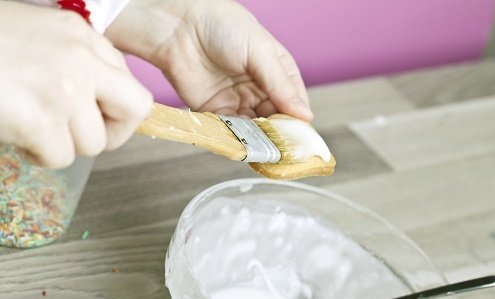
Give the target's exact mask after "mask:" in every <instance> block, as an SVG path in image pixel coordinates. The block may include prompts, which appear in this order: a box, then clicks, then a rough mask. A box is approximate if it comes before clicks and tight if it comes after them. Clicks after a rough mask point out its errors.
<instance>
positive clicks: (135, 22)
mask: <svg viewBox="0 0 495 299" xmlns="http://www.w3.org/2000/svg"><path fill="white" fill-rule="evenodd" d="M106 35H107V36H108V37H109V38H110V39H111V40H112V41H113V42H114V44H115V45H116V47H118V48H120V49H122V50H123V51H126V52H129V53H132V54H135V55H138V56H140V57H142V58H144V59H146V60H148V61H150V62H151V63H153V64H154V65H156V66H158V67H159V68H160V69H161V70H162V71H163V73H164V74H165V76H166V77H167V78H168V80H169V81H170V82H171V84H172V85H173V86H174V88H175V89H176V90H177V92H178V94H179V95H180V96H181V98H182V99H183V100H184V101H185V102H186V103H187V104H188V105H189V106H190V107H191V108H193V109H194V110H197V111H212V112H216V113H219V114H226V115H238V114H239V115H246V116H248V117H256V116H264V117H266V116H269V115H271V114H273V113H276V112H281V113H285V114H289V115H291V116H294V117H297V118H301V119H304V120H308V121H309V120H311V119H312V117H313V115H312V113H311V110H310V109H309V103H308V102H309V101H308V96H307V93H306V89H305V87H304V83H303V80H302V78H301V75H300V72H299V69H298V67H297V65H296V63H295V61H294V59H293V58H292V56H291V55H290V54H289V52H288V51H287V50H286V49H285V48H284V47H283V46H282V45H281V44H280V43H279V42H278V41H276V40H275V39H274V38H273V36H271V35H270V33H268V32H267V31H266V30H265V29H264V28H263V27H262V26H261V25H260V24H259V23H258V22H257V21H256V19H255V18H254V17H253V16H252V15H251V14H250V13H249V12H248V11H247V10H246V9H244V8H243V7H242V6H241V5H239V4H238V3H236V2H235V1H232V0H209V1H199V0H182V1H175V0H161V1H150V0H131V2H130V3H129V4H128V6H127V7H126V8H125V9H124V11H123V12H122V13H121V14H120V15H119V16H118V17H117V19H116V20H115V21H114V23H113V24H112V25H111V26H110V27H109V28H108V30H107V32H106Z"/></svg>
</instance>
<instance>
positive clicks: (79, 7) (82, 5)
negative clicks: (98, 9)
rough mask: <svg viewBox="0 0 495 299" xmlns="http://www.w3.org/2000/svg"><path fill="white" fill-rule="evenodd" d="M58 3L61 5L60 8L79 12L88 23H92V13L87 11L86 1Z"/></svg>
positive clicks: (61, 0) (76, 0)
mask: <svg viewBox="0 0 495 299" xmlns="http://www.w3.org/2000/svg"><path fill="white" fill-rule="evenodd" d="M57 3H58V5H60V8H62V9H68V10H72V11H74V12H77V13H78V14H80V15H81V17H83V18H84V19H85V20H86V21H87V22H88V23H91V21H90V20H89V15H90V14H91V12H90V11H89V10H87V9H86V2H84V0H58V1H57Z"/></svg>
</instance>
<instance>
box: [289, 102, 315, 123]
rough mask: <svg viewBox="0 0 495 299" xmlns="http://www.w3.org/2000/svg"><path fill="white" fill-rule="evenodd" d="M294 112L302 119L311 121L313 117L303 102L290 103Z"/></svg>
mask: <svg viewBox="0 0 495 299" xmlns="http://www.w3.org/2000/svg"><path fill="white" fill-rule="evenodd" d="M292 106H293V108H294V112H296V113H297V114H299V115H301V116H303V117H304V119H308V120H312V119H313V117H314V115H313V112H312V111H311V109H310V108H309V106H308V105H307V104H305V103H303V102H300V101H297V102H292Z"/></svg>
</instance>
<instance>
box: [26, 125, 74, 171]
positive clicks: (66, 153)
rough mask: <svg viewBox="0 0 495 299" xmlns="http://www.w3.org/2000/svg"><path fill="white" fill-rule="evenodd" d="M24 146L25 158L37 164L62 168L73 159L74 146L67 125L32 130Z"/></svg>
mask: <svg viewBox="0 0 495 299" xmlns="http://www.w3.org/2000/svg"><path fill="white" fill-rule="evenodd" d="M33 135H36V136H32V137H30V138H29V140H30V143H29V144H27V146H25V147H21V148H23V149H25V158H26V159H27V160H28V161H29V162H31V163H33V164H35V165H39V166H43V167H47V168H63V167H66V166H68V165H70V164H72V162H73V161H74V158H75V155H76V154H75V148H74V143H73V140H72V136H71V132H70V131H69V128H68V126H66V125H65V126H64V125H62V126H53V127H50V128H44V129H41V130H40V132H38V134H36V132H33Z"/></svg>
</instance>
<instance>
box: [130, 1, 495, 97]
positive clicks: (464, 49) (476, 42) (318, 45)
mask: <svg viewBox="0 0 495 299" xmlns="http://www.w3.org/2000/svg"><path fill="white" fill-rule="evenodd" d="M239 2H241V3H243V4H244V5H245V6H246V7H247V8H249V9H250V10H251V11H252V12H253V13H254V14H255V15H256V17H257V18H258V20H259V21H260V22H261V23H262V24H263V25H264V26H265V27H267V28H268V30H270V31H271V32H272V33H273V34H274V35H275V36H276V37H277V38H278V39H279V40H280V41H281V42H282V43H283V44H284V45H285V46H286V47H287V48H288V49H289V50H290V51H291V53H292V54H293V55H294V57H295V58H296V60H297V62H298V64H299V66H300V68H301V71H302V74H303V77H304V80H305V82H306V83H307V84H308V85H314V84H322V83H326V82H333V81H337V80H345V79H350V78H356V77H362V76H370V75H375V74H381V73H390V72H397V71H403V70H407V69H412V68H419V67H425V66H431V65H437V64H444V63H450V62H456V61H462V60H468V59H476V58H479V57H480V55H481V54H482V53H483V50H484V48H485V45H486V43H487V40H488V38H489V34H490V28H491V21H492V17H493V12H494V11H495V0H367V1H363V0H304V1H302V0H264V1H260V0H239ZM128 62H129V65H130V67H131V69H132V70H133V72H134V73H135V74H136V76H137V77H138V78H139V79H140V80H141V81H142V82H144V83H145V85H146V86H148V87H149V88H150V89H151V90H152V91H153V93H154V94H155V97H156V99H157V100H159V101H161V102H165V103H168V104H171V105H181V102H180V101H179V100H178V97H177V96H176V95H175V93H174V92H173V91H172V89H171V88H170V86H169V85H168V83H166V82H165V80H164V79H162V77H161V74H160V72H159V71H158V70H156V69H154V68H153V67H151V66H149V65H144V64H143V62H141V61H140V60H138V59H136V58H133V57H128Z"/></svg>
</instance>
